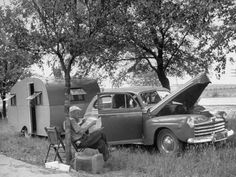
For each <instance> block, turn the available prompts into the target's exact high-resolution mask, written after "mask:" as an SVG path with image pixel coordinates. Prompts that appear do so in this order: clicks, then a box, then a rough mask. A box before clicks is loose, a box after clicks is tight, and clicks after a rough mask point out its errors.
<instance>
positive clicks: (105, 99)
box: [93, 95, 112, 109]
mask: <svg viewBox="0 0 236 177" xmlns="http://www.w3.org/2000/svg"><path fill="white" fill-rule="evenodd" d="M98 100H99V107H100V109H111V100H112V97H111V95H105V96H101V97H100V99H97V100H96V101H95V102H94V105H93V107H94V108H95V109H98Z"/></svg>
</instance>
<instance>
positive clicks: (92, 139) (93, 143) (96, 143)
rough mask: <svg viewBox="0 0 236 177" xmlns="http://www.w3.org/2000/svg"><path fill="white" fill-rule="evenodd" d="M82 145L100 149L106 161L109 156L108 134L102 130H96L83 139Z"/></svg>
mask: <svg viewBox="0 0 236 177" xmlns="http://www.w3.org/2000/svg"><path fill="white" fill-rule="evenodd" d="M80 147H82V148H86V147H88V148H93V149H98V151H99V152H100V153H102V154H103V159H104V161H107V159H108V158H109V150H108V145H107V141H106V136H105V134H103V133H102V132H101V131H96V132H93V133H91V134H90V135H88V136H86V137H84V138H82V139H81V144H80Z"/></svg>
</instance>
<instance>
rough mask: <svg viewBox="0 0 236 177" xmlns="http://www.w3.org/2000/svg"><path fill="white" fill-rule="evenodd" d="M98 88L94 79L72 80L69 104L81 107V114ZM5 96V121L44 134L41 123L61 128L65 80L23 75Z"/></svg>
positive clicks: (29, 133) (63, 118)
mask: <svg viewBox="0 0 236 177" xmlns="http://www.w3.org/2000/svg"><path fill="white" fill-rule="evenodd" d="M98 92H100V88H99V86H98V83H97V81H96V80H94V79H76V80H71V89H70V96H71V105H77V106H79V107H80V108H81V109H82V111H81V115H80V116H81V117H83V115H84V113H85V110H86V108H87V106H88V104H89V102H90V101H91V99H92V98H93V96H94V95H96V94H97V93H98ZM7 100H9V102H8V123H9V124H10V125H13V126H14V127H15V128H16V130H17V131H19V132H24V133H25V135H39V136H46V132H45V130H44V127H49V126H56V127H57V128H58V129H59V130H61V131H62V124H63V121H64V120H65V114H64V103H65V81H63V80H54V81H43V80H41V79H38V78H26V79H23V80H21V81H19V82H17V83H16V84H15V85H14V86H13V87H12V89H11V91H10V96H9V97H8V98H7Z"/></svg>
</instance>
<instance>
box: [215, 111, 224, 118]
mask: <svg viewBox="0 0 236 177" xmlns="http://www.w3.org/2000/svg"><path fill="white" fill-rule="evenodd" d="M215 116H216V118H224V119H226V118H227V113H226V112H225V111H218V112H217V113H216V114H215Z"/></svg>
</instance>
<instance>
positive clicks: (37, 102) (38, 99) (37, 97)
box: [26, 92, 42, 105]
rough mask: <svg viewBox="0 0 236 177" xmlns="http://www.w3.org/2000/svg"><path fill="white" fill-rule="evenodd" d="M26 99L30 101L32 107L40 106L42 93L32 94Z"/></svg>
mask: <svg viewBox="0 0 236 177" xmlns="http://www.w3.org/2000/svg"><path fill="white" fill-rule="evenodd" d="M26 99H27V100H30V101H31V103H33V104H34V105H42V92H34V93H33V94H32V95H30V96H29V97H27V98H26Z"/></svg>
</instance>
